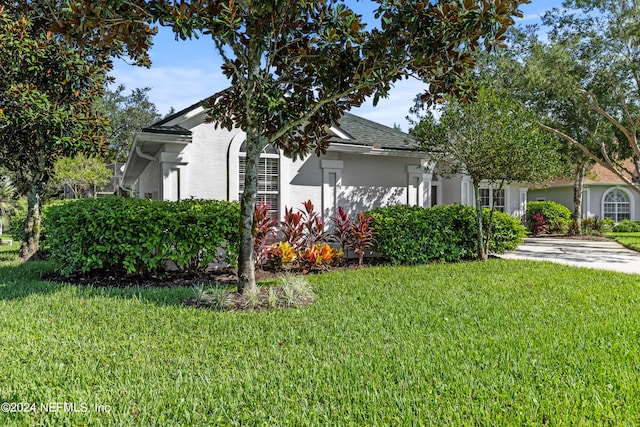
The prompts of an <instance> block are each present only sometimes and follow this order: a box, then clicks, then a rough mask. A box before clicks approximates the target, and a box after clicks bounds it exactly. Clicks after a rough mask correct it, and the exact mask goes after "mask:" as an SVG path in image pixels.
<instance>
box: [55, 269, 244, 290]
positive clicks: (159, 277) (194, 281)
mask: <svg viewBox="0 0 640 427" xmlns="http://www.w3.org/2000/svg"><path fill="white" fill-rule="evenodd" d="M44 279H46V280H49V281H52V282H64V283H71V284H74V285H79V286H93V287H111V288H128V287H137V288H170V287H178V286H188V287H191V286H198V285H208V284H233V283H237V281H238V276H237V275H236V271H235V270H234V269H232V268H225V269H217V270H210V271H205V272H189V271H186V272H185V271H165V272H162V273H159V274H155V275H151V276H141V275H129V276H127V275H123V274H116V273H114V272H113V271H109V270H93V271H90V272H87V273H77V274H71V275H70V276H69V277H66V276H63V275H61V274H58V273H52V274H49V275H46V276H45V277H44Z"/></svg>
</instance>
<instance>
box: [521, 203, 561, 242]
mask: <svg viewBox="0 0 640 427" xmlns="http://www.w3.org/2000/svg"><path fill="white" fill-rule="evenodd" d="M535 214H540V215H542V216H543V217H544V225H545V229H546V230H549V233H554V234H565V233H567V231H568V230H569V224H571V211H570V210H569V208H567V207H566V206H564V205H561V204H560V203H556V202H552V201H543V202H529V203H527V214H526V223H527V228H528V229H529V231H533V229H534V228H536V226H535V223H536V221H535Z"/></svg>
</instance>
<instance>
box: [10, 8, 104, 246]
mask: <svg viewBox="0 0 640 427" xmlns="http://www.w3.org/2000/svg"><path fill="white" fill-rule="evenodd" d="M41 3H42V2H38V1H33V2H15V3H13V2H10V6H8V7H4V6H0V74H1V75H2V79H0V166H3V167H5V168H6V169H8V170H10V171H11V172H12V173H13V174H14V176H15V178H16V181H15V185H16V187H17V190H18V192H19V193H20V194H26V195H27V196H28V212H27V222H26V226H25V230H24V238H23V241H22V246H21V248H20V255H21V257H22V258H23V259H27V258H30V257H31V256H33V255H34V254H35V253H36V252H37V250H38V244H39V235H40V216H41V209H42V202H43V197H44V194H45V186H46V184H47V182H48V181H49V179H50V177H51V171H52V169H53V163H54V162H55V160H56V159H57V158H59V157H61V156H65V155H73V154H74V153H76V152H78V151H85V152H88V153H91V152H98V151H100V150H101V149H102V147H103V144H102V142H103V141H102V137H101V135H102V134H103V132H102V130H103V126H104V120H103V118H102V117H101V116H100V115H99V114H97V113H96V111H95V110H94V108H93V102H94V100H95V99H96V97H98V96H100V94H101V92H102V88H103V86H104V82H105V79H106V74H105V61H106V60H107V58H106V57H105V56H104V55H102V54H101V53H100V52H99V51H97V50H88V48H87V49H85V48H82V47H80V46H76V45H73V44H70V43H69V42H68V41H66V40H64V39H63V38H62V37H60V36H58V35H55V34H52V33H51V32H48V31H47V29H48V27H49V24H50V23H49V22H48V20H47V18H46V16H47V15H46V14H44V15H43V14H40V13H32V10H31V9H30V8H31V7H35V6H37V5H41Z"/></svg>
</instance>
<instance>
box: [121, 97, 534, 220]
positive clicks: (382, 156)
mask: <svg viewBox="0 0 640 427" xmlns="http://www.w3.org/2000/svg"><path fill="white" fill-rule="evenodd" d="M205 116H206V112H205V109H204V107H203V103H202V102H200V103H197V104H194V105H192V106H190V107H188V108H186V109H184V110H182V111H179V112H177V113H175V114H174V115H172V116H170V117H167V118H165V119H164V120H162V121H160V122H158V123H156V124H154V125H153V126H150V127H148V128H146V129H143V130H142V131H141V132H138V133H137V134H136V135H135V139H134V142H133V146H132V149H131V152H130V155H129V159H128V162H127V164H126V166H125V169H124V176H123V180H122V185H123V187H124V188H125V189H127V190H129V191H130V192H131V194H132V195H134V196H136V197H149V198H154V199H160V200H180V199H185V198H191V197H194V198H201V199H216V200H238V199H239V194H240V193H241V192H242V189H243V177H244V156H243V150H244V148H243V143H244V142H245V133H244V132H243V131H242V129H238V128H235V129H233V130H231V131H229V130H226V129H221V128H217V129H216V126H215V125H214V124H211V123H205ZM329 133H330V135H331V146H330V148H329V150H328V152H327V153H326V154H325V155H322V156H320V157H318V156H316V155H315V154H311V155H309V156H308V157H306V158H304V159H302V160H296V161H293V160H291V159H289V158H287V157H285V156H284V155H283V154H282V153H281V152H280V151H279V150H277V149H274V148H273V147H271V146H269V147H268V148H267V149H265V150H264V152H263V154H262V158H261V161H260V178H259V194H258V197H259V199H266V200H267V201H268V202H271V206H272V210H274V213H277V215H278V216H279V217H282V214H283V213H284V208H285V207H294V208H301V207H302V202H303V201H306V200H309V199H310V200H311V201H312V202H313V203H314V205H315V207H316V209H317V210H318V211H320V212H322V213H323V215H324V216H325V217H331V216H332V215H333V213H334V212H335V210H336V208H337V206H343V207H345V208H346V209H347V210H348V211H350V212H352V213H356V212H358V211H359V210H360V209H365V210H367V209H373V208H376V207H381V206H387V205H393V204H408V205H418V206H422V207H430V206H433V205H439V204H451V203H460V204H463V205H472V204H473V203H474V197H473V187H472V185H471V183H470V180H469V177H464V176H461V177H456V178H450V179H442V178H441V177H440V176H439V175H438V168H437V165H436V164H435V163H434V162H432V161H431V160H430V159H429V156H428V155H427V154H425V153H422V152H419V151H416V150H415V148H416V144H415V142H414V141H413V140H412V139H411V137H410V136H409V135H408V134H406V133H404V132H401V131H399V130H397V129H393V128H390V127H387V126H384V125H381V124H378V123H375V122H372V121H370V120H367V119H364V118H362V117H358V116H356V115H353V114H346V115H345V116H344V117H343V118H342V119H341V120H340V122H339V126H335V127H332V128H331V129H329ZM482 196H483V205H484V204H486V205H489V204H490V203H492V202H493V201H494V200H493V199H494V198H495V202H496V205H497V206H498V207H499V208H501V209H502V210H504V211H505V212H508V213H510V214H512V215H514V216H523V215H524V213H525V209H526V200H527V187H526V186H525V185H515V186H510V187H508V188H506V189H505V190H499V191H498V190H493V189H489V188H484V189H483V190H482Z"/></svg>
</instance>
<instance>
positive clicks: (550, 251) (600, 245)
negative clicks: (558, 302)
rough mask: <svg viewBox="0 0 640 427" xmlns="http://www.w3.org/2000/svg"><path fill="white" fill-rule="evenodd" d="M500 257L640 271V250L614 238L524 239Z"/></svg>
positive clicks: (625, 271)
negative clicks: (636, 250) (630, 247)
mask: <svg viewBox="0 0 640 427" xmlns="http://www.w3.org/2000/svg"><path fill="white" fill-rule="evenodd" d="M499 257H500V258H506V259H531V260H540V261H552V262H557V263H560V264H568V265H574V266H577V267H588V268H599V269H603V270H614V271H620V272H623V273H637V274H640V253H639V252H635V251H632V250H630V249H627V248H625V247H624V246H622V245H621V244H619V243H617V242H614V241H613V240H612V241H599V240H598V241H596V240H572V239H551V238H535V239H525V240H524V243H523V244H521V245H520V246H519V247H518V249H516V250H515V251H513V252H508V253H506V254H502V255H499Z"/></svg>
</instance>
